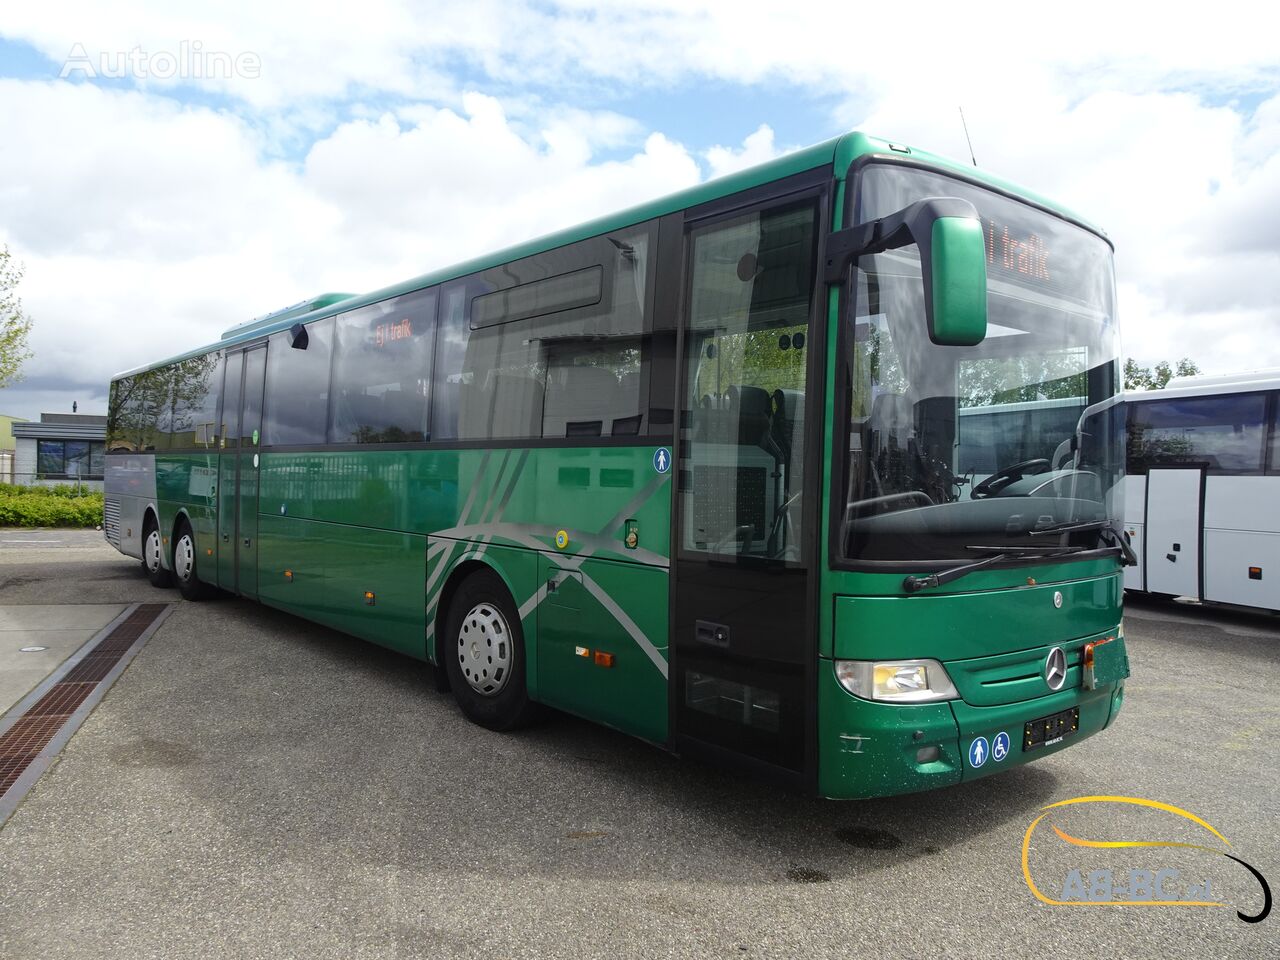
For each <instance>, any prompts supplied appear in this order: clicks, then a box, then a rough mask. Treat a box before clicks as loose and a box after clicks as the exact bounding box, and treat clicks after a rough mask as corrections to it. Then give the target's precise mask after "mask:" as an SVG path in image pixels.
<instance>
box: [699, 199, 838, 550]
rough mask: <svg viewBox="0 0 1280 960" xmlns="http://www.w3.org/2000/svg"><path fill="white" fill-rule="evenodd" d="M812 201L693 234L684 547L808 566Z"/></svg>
mask: <svg viewBox="0 0 1280 960" xmlns="http://www.w3.org/2000/svg"><path fill="white" fill-rule="evenodd" d="M816 224H817V210H816V207H815V205H814V204H813V202H811V201H809V202H805V203H802V204H795V205H789V206H786V207H781V208H777V209H773V210H765V211H761V212H754V213H749V214H745V215H742V216H739V217H735V218H733V219H731V220H727V221H722V222H719V223H716V224H714V225H711V226H708V227H702V228H698V229H695V230H694V231H693V233H692V235H691V237H690V251H691V264H690V269H691V270H692V280H691V284H690V307H689V330H688V333H687V335H686V337H685V343H686V347H685V349H686V351H687V354H686V364H687V366H686V369H687V374H686V388H685V396H684V409H683V414H682V417H681V435H682V437H683V438H684V441H685V442H684V444H683V449H684V453H685V456H684V458H683V459H682V461H681V464H680V468H681V470H680V478H679V494H680V510H681V514H682V523H681V528H682V530H683V537H684V542H683V544H682V547H683V548H684V549H685V550H696V551H699V552H706V553H710V554H715V555H720V556H731V557H755V558H758V559H768V560H772V561H779V560H780V561H783V562H785V563H788V564H796V565H799V564H801V563H803V553H802V550H801V547H802V543H801V529H802V527H801V509H802V504H801V503H800V494H801V491H802V490H803V489H804V476H803V474H804V418H805V409H806V403H805V385H806V362H805V361H806V357H807V356H808V330H809V316H810V307H811V297H812V292H813V286H814V284H813V281H814V263H815V261H814V256H815V243H816V236H817V230H816Z"/></svg>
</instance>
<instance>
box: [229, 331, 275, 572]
mask: <svg viewBox="0 0 1280 960" xmlns="http://www.w3.org/2000/svg"><path fill="white" fill-rule="evenodd" d="M266 372H267V348H266V345H265V344H264V345H263V346H261V347H255V348H254V349H252V350H246V351H245V355H244V401H243V405H242V407H241V414H240V450H239V455H238V457H237V459H238V460H239V461H240V463H239V468H238V473H239V480H238V482H237V484H236V527H237V529H236V568H237V570H236V577H237V580H238V582H239V587H240V593H241V594H242V595H243V596H246V597H257V595H258V470H259V468H260V460H259V456H258V452H259V449H260V444H261V436H260V434H261V432H262V387H263V383H264V381H265V379H266Z"/></svg>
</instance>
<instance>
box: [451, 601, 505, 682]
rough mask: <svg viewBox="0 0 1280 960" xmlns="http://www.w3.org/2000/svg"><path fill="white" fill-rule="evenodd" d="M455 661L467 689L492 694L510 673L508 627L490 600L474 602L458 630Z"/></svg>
mask: <svg viewBox="0 0 1280 960" xmlns="http://www.w3.org/2000/svg"><path fill="white" fill-rule="evenodd" d="M458 664H459V666H460V668H461V670H462V676H463V679H465V680H466V681H467V683H468V684H470V686H471V689H472V690H474V691H475V692H476V693H479V694H481V695H483V696H486V697H496V696H497V695H498V694H499V693H501V692H502V690H503V688H504V687H505V686H506V685H507V680H508V679H509V678H510V676H511V628H510V627H509V626H508V625H507V620H506V618H505V617H504V616H503V615H502V612H501V611H500V610H499V609H498V608H497V606H496V605H494V604H492V603H477V604H476V605H475V606H474V607H472V608H471V610H470V611H468V613H467V615H466V616H465V617H463V618H462V627H461V628H460V629H459V630H458Z"/></svg>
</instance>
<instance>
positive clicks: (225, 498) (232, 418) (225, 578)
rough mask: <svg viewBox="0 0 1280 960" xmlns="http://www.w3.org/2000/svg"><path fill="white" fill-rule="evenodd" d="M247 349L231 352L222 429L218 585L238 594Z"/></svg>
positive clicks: (228, 359) (224, 382)
mask: <svg viewBox="0 0 1280 960" xmlns="http://www.w3.org/2000/svg"><path fill="white" fill-rule="evenodd" d="M243 386H244V352H243V351H239V350H237V351H235V352H234V353H228V354H227V362H226V368H225V379H224V380H223V388H222V416H221V418H220V419H221V425H220V428H219V430H218V436H219V438H220V439H219V441H218V442H219V456H218V586H219V587H221V588H222V589H223V590H227V591H230V592H231V593H236V592H237V589H236V570H237V569H238V567H237V564H236V548H235V543H236V517H237V515H238V513H239V509H240V506H239V500H238V498H237V495H236V491H237V489H238V487H239V483H238V479H239V477H238V466H239V458H238V455H237V451H238V450H239V448H240V398H241V397H242V396H243V395H244V392H243Z"/></svg>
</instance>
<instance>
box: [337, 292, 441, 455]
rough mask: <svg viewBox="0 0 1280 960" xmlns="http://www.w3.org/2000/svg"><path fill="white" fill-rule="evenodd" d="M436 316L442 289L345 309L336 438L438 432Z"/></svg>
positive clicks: (402, 439) (384, 438) (399, 438)
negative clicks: (433, 399)
mask: <svg viewBox="0 0 1280 960" xmlns="http://www.w3.org/2000/svg"><path fill="white" fill-rule="evenodd" d="M435 317H436V294H435V291H434V290H430V291H425V292H418V293H411V294H406V295H405V296H403V297H396V298H395V299H394V300H387V301H385V302H383V303H376V304H373V305H372V306H369V307H364V308H362V309H360V310H356V311H354V312H352V313H346V314H343V315H342V316H340V317H338V321H337V344H336V346H335V354H334V361H333V391H332V394H333V397H332V402H333V411H332V416H331V417H330V425H329V441H330V442H331V443H407V442H417V441H422V440H429V439H430V432H429V426H428V413H429V411H428V409H427V404H428V399H429V394H430V389H429V388H430V383H431V354H432V350H433V347H434V344H435Z"/></svg>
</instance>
